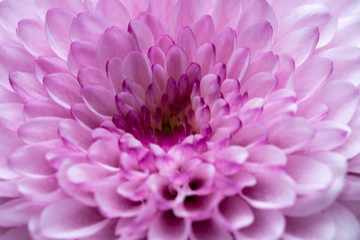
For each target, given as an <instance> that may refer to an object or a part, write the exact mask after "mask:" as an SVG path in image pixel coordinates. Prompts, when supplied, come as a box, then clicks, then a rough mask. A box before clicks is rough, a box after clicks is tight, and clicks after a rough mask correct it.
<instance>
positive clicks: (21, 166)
mask: <svg viewBox="0 0 360 240" xmlns="http://www.w3.org/2000/svg"><path fill="white" fill-rule="evenodd" d="M48 151H50V149H49V148H47V147H43V146H41V145H27V146H25V147H22V148H19V149H17V150H16V151H15V152H14V153H13V154H11V155H10V156H9V158H8V162H9V165H10V167H11V168H12V169H14V170H15V171H16V172H18V173H21V174H23V175H25V176H28V177H46V176H50V175H52V174H54V173H55V169H54V168H52V167H51V166H50V164H49V163H48V161H47V160H46V158H45V155H46V153H47V152H48ZM29 156H31V164H29Z"/></svg>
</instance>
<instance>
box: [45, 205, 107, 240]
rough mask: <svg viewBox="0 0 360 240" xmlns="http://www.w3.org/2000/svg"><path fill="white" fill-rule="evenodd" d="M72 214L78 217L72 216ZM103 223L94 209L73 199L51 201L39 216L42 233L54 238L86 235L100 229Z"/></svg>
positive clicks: (104, 222) (71, 237)
mask: <svg viewBox="0 0 360 240" xmlns="http://www.w3.org/2000/svg"><path fill="white" fill-rule="evenodd" d="M74 214H76V216H79V217H77V218H73V217H72V216H73V215H74ZM80 216H81V217H80ZM63 219H67V221H63ZM105 224H106V220H104V218H103V217H102V216H101V215H100V214H99V213H98V212H97V210H96V209H94V208H90V207H86V206H84V205H82V204H80V203H79V202H77V201H75V200H73V199H65V200H62V201H59V202H56V203H53V204H52V205H50V206H48V207H47V208H46V209H45V210H44V211H43V212H42V214H41V217H40V225H41V229H42V233H43V234H44V235H45V236H47V237H49V238H55V239H73V238H80V237H87V236H90V235H92V234H94V233H96V232H97V231H99V230H100V229H102V228H103V227H104V226H105Z"/></svg>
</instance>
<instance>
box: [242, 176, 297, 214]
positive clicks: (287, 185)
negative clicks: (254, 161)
mask: <svg viewBox="0 0 360 240" xmlns="http://www.w3.org/2000/svg"><path fill="white" fill-rule="evenodd" d="M255 177H256V184H255V185H254V186H252V187H246V188H244V189H243V190H242V193H241V195H242V197H243V198H244V199H245V200H246V201H247V202H248V203H249V204H250V205H252V206H254V207H257V208H262V209H276V208H284V207H289V206H292V205H293V204H294V202H295V197H296V192H295V189H294V183H293V181H292V180H291V179H290V178H289V177H288V176H287V175H286V174H284V173H281V172H276V171H274V172H271V171H268V172H265V171H264V172H260V173H258V174H256V176H255Z"/></svg>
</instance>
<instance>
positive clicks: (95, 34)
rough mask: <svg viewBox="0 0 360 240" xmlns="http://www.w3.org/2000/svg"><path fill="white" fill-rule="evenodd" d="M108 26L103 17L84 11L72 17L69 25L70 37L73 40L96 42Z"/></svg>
mask: <svg viewBox="0 0 360 240" xmlns="http://www.w3.org/2000/svg"><path fill="white" fill-rule="evenodd" d="M108 27H110V23H108V22H107V21H106V20H105V19H104V18H102V17H100V16H98V15H95V14H93V13H89V12H84V13H80V14H79V15H77V17H76V18H74V20H73V22H72V24H71V27H70V37H71V40H72V41H73V42H75V41H81V42H92V43H95V44H96V43H97V42H98V41H99V38H100V36H101V35H102V34H103V32H104V31H105V29H106V28H108Z"/></svg>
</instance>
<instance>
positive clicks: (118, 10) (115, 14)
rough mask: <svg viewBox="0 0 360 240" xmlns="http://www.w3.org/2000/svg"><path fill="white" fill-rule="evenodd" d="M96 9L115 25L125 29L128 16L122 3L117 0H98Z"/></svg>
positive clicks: (128, 20) (128, 19)
mask: <svg viewBox="0 0 360 240" xmlns="http://www.w3.org/2000/svg"><path fill="white" fill-rule="evenodd" d="M96 11H97V12H98V13H100V14H101V15H103V16H104V17H105V18H107V19H108V20H109V21H110V22H111V23H112V24H115V26H117V27H120V28H123V29H126V27H127V25H128V23H129V22H130V16H129V13H128V11H127V9H126V8H125V7H124V5H123V4H122V3H121V2H120V1H118V0H100V1H99V2H98V3H97V5H96Z"/></svg>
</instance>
